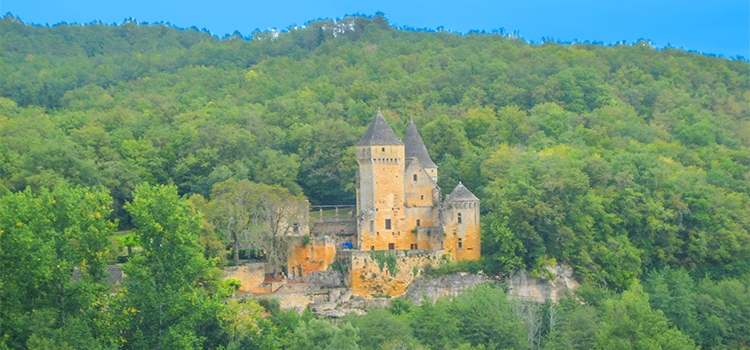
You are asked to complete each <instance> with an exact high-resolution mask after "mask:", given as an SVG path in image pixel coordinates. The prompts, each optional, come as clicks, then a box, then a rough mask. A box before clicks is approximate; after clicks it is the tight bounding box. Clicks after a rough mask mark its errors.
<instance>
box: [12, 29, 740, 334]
mask: <svg viewBox="0 0 750 350" xmlns="http://www.w3.org/2000/svg"><path fill="white" fill-rule="evenodd" d="M0 96H1V97H0V196H2V193H8V194H9V193H19V192H20V191H23V190H24V189H25V188H27V187H29V188H31V189H32V192H34V191H39V190H40V189H43V188H55V187H59V186H62V185H70V186H76V185H83V186H87V187H93V188H100V189H103V190H104V191H105V192H107V193H109V195H111V196H112V198H113V200H114V206H113V211H112V216H111V218H113V219H114V218H116V219H118V220H119V221H118V222H117V225H119V227H120V228H121V229H129V228H131V227H133V226H134V225H137V223H134V222H133V217H132V213H131V212H128V211H127V210H126V209H125V208H124V205H125V203H127V202H130V201H132V200H133V192H134V189H135V188H136V186H138V185H139V184H142V183H144V182H147V183H150V184H152V185H153V184H174V185H176V186H177V189H178V192H179V194H180V195H185V194H187V195H191V194H200V195H201V196H203V197H205V198H207V199H208V198H210V194H211V189H212V186H213V185H214V184H216V183H220V182H223V181H225V180H228V179H232V178H234V179H250V180H251V181H253V182H257V183H265V184H269V185H279V186H282V187H284V188H286V189H288V190H289V192H290V193H291V194H294V195H304V196H306V197H307V198H308V199H309V200H310V202H311V203H313V204H350V203H353V202H354V173H355V171H356V162H355V160H354V148H353V145H354V144H355V143H356V142H357V140H359V138H360V137H361V136H362V134H363V133H364V131H365V128H366V126H367V124H368V123H369V121H370V120H372V117H373V115H374V114H375V112H376V111H377V110H378V109H380V110H381V111H382V114H383V115H384V116H385V117H386V119H388V122H389V123H390V125H391V126H392V127H393V129H394V130H395V131H396V133H397V134H399V137H401V136H403V132H404V131H405V130H406V125H407V123H408V122H409V120H410V118H413V120H414V122H415V123H416V124H417V125H418V126H419V129H420V132H421V133H422V137H423V138H424V141H425V143H426V144H427V148H428V149H430V153H431V154H432V156H433V160H434V161H435V162H436V163H437V164H438V166H439V168H440V180H439V185H440V186H441V188H443V189H444V190H445V189H450V188H453V187H454V186H455V185H456V184H457V183H458V182H459V181H462V182H463V183H464V184H466V186H467V187H468V188H470V189H471V190H472V191H473V192H474V193H475V194H477V196H478V197H479V198H480V199H481V200H482V213H483V217H482V220H483V221H482V225H483V227H482V239H483V246H482V252H483V255H484V262H483V264H484V265H483V268H484V269H485V270H492V271H494V272H499V271H509V270H513V269H517V268H527V269H530V270H531V271H532V273H533V274H543V273H544V267H545V266H548V265H551V264H554V263H556V262H557V263H565V264H568V265H570V266H572V267H573V268H574V269H575V271H576V274H577V277H578V278H579V279H580V280H581V281H584V282H586V283H590V284H592V285H596V286H604V287H606V288H609V289H611V290H613V291H618V292H621V291H624V290H631V287H632V288H636V289H638V288H640V286H639V282H638V281H639V280H640V281H642V280H644V279H646V278H647V276H656V275H654V274H660V273H662V271H667V272H664V274H665V275H659V276H661V277H659V278H667V277H664V276H666V275H669V274H676V275H679V276H678V277H679V278H682V280H681V281H683V282H684V281H685V280H686V279H692V280H691V281H690V283H691V285H692V283H695V285H697V283H698V282H697V281H700V280H702V279H705V281H704V282H705V283H719V285H720V284H721V283H723V282H721V281H725V282H726V281H729V280H731V281H736V280H741V281H742V283H741V285H743V286H745V287H744V288H747V285H748V284H750V64H749V63H748V62H746V61H742V60H728V59H724V58H717V57H707V56H703V55H700V54H696V53H688V52H685V51H682V50H676V49H670V48H667V49H663V50H657V49H655V48H653V47H651V46H650V45H649V43H647V42H637V43H634V44H632V45H614V46H603V45H597V44H588V43H572V44H562V43H555V42H547V43H544V44H539V45H536V44H529V43H526V42H524V41H523V40H521V39H519V38H515V37H513V36H509V35H502V34H484V33H472V34H467V35H459V34H454V33H446V32H426V31H411V30H403V29H398V28H394V27H392V26H391V25H389V23H388V22H387V20H386V19H385V18H383V17H382V16H375V17H372V18H367V17H347V18H345V19H344V20H341V21H339V22H333V21H316V22H311V23H308V24H307V25H306V26H305V27H298V28H290V29H289V30H288V31H285V32H272V31H269V32H255V33H252V34H251V37H249V38H246V37H242V36H240V35H234V36H228V37H225V38H223V39H219V38H216V37H213V36H211V35H209V34H208V33H205V32H200V31H198V30H195V29H187V30H183V29H178V28H174V27H171V26H167V25H161V24H150V25H148V24H138V23H135V22H125V23H123V24H122V25H117V26H110V25H102V24H89V25H85V26H80V25H65V24H61V25H56V26H53V27H41V26H32V25H27V24H24V23H22V22H21V21H19V20H18V19H16V18H14V17H12V16H6V17H5V18H4V19H2V20H0ZM28 193H31V192H28ZM6 197H8V198H9V197H11V196H10V195H6ZM19 223H20V222H19ZM0 232H2V231H0ZM665 268H666V270H664V269H665ZM670 271H671V272H670ZM675 271H678V272H675ZM679 271H685V272H686V274H685V275H682V274H681V273H682V272H679ZM669 276H672V275H669ZM653 278H657V277H653ZM675 278H677V277H675ZM693 280H694V281H695V282H694V281H693ZM0 282H1V281H0ZM653 283H656V282H653ZM665 283H666V282H665ZM686 283H687V282H686ZM726 283H730V282H726ZM731 283H734V282H731ZM737 283H740V282H737ZM634 285H635V286H637V287H633V286H634ZM653 285H655V284H652V285H651V286H653ZM0 286H1V284H0ZM647 287H648V286H647ZM665 288H666V287H665ZM696 288H697V287H696ZM701 288H703V289H701V290H703V291H705V293H708V294H710V291H711V290H714V289H711V288H719V287H715V286H714V287H710V286H708V284H705V285H702V287H701ZM696 290H697V289H695V290H693V291H695V293H698V292H697V291H696ZM651 292H653V290H651ZM592 293H593V292H592ZM626 293H629V292H626ZM634 293H636V294H637V293H638V292H637V291H636V292H634ZM640 293H643V291H642V290H640ZM717 293H718V292H717ZM708 294H706V295H708ZM719 294H720V293H719ZM717 295H718V294H717ZM602 297H603V296H602ZM714 297H715V296H714ZM696 298H697V297H696ZM602 305H603V304H602ZM665 313H667V315H668V316H670V314H669V312H668V311H665ZM673 316H674V318H675V319H679V317H680V316H679V315H676V316H675V315H673ZM670 317H671V316H670ZM744 317H750V314H747V315H745V316H744ZM747 319H748V318H745V319H744V320H747ZM727 322H729V321H727ZM686 327H687V326H686ZM681 330H682V331H684V332H686V333H690V330H687V331H686V330H685V329H682V328H681ZM693 331H695V329H693ZM695 332H697V333H690V335H691V336H693V337H694V338H696V339H698V338H697V337H698V336H696V335H695V334H701V333H700V331H695ZM729 332H730V333H732V332H740V333H741V332H742V331H741V330H735V331H729ZM738 334H739V333H738ZM705 339H708V338H705ZM705 339H704V338H700V339H699V341H698V344H699V345H700V344H704V345H705V344H714V345H715V344H719V343H720V342H721V340H715V339H714V340H710V341H716V342H715V343H711V342H710V341H709V340H705ZM711 339H713V338H711ZM749 341H750V340H748V339H747V338H744V340H738V341H736V342H735V343H733V344H735V345H736V344H744V346H748V344H750V343H748V342H749ZM743 342H744V343H743ZM472 344H473V342H472ZM724 344H725V345H726V344H727V343H724ZM474 345H476V344H474Z"/></svg>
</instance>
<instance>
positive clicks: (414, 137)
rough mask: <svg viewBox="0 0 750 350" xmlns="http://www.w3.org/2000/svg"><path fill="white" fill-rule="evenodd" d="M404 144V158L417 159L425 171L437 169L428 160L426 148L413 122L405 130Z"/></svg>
mask: <svg viewBox="0 0 750 350" xmlns="http://www.w3.org/2000/svg"><path fill="white" fill-rule="evenodd" d="M404 144H405V145H406V158H417V159H418V160H419V163H420V164H422V166H423V167H424V168H425V169H437V165H435V163H434V162H433V161H432V159H430V154H429V153H428V152H427V147H425V145H424V142H423V141H422V136H420V135H419V131H417V126H416V125H414V121H413V120H412V121H410V122H409V127H408V128H407V129H406V134H405V135H404Z"/></svg>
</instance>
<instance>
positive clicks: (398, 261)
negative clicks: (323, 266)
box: [337, 249, 443, 297]
mask: <svg viewBox="0 0 750 350" xmlns="http://www.w3.org/2000/svg"><path fill="white" fill-rule="evenodd" d="M442 255H443V252H442V250H439V249H438V250H374V251H340V252H339V253H338V255H337V261H338V262H339V264H340V268H341V269H342V270H343V273H344V276H346V277H345V279H346V284H347V286H348V287H349V288H351V289H352V295H359V296H364V297H379V296H386V297H395V296H399V295H401V294H403V293H404V292H405V291H406V289H407V288H408V287H409V285H410V284H411V283H412V282H413V281H414V279H416V278H417V277H418V276H419V275H420V274H421V273H422V271H423V270H424V267H425V266H427V265H437V264H439V262H440V259H441V257H442Z"/></svg>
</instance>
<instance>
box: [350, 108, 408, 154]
mask: <svg viewBox="0 0 750 350" xmlns="http://www.w3.org/2000/svg"><path fill="white" fill-rule="evenodd" d="M403 144H404V143H403V142H401V140H399V139H398V137H396V134H395V133H394V132H393V129H391V126H390V125H388V122H387V121H386V120H385V118H383V115H382V114H380V111H378V114H376V115H375V119H373V121H372V123H370V127H368V128H367V131H365V135H364V136H362V139H361V140H359V142H358V143H357V146H390V145H403Z"/></svg>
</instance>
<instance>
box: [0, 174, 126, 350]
mask: <svg viewBox="0 0 750 350" xmlns="http://www.w3.org/2000/svg"><path fill="white" fill-rule="evenodd" d="M111 203H112V198H111V197H110V196H109V195H108V194H107V193H106V191H103V190H94V189H89V188H84V187H72V188H71V187H67V186H59V187H57V188H55V189H54V190H52V191H49V190H47V189H44V188H43V189H41V190H40V191H39V192H38V193H34V192H32V191H31V189H28V188H27V189H26V190H25V191H22V192H17V193H13V194H8V195H6V196H3V197H0V213H2V214H1V215H0V304H2V305H3V307H2V308H0V344H3V343H5V344H6V345H8V346H10V347H14V348H22V347H25V346H27V341H28V342H31V343H34V342H37V343H39V344H42V343H47V342H50V343H52V344H58V345H59V346H68V345H69V346H77V345H76V344H88V346H108V344H111V343H110V342H111V341H113V338H111V336H112V335H113V334H112V333H110V331H111V330H110V329H108V328H107V325H106V324H107V323H108V322H109V320H108V316H109V314H108V313H107V312H105V310H106V308H107V305H108V302H107V295H108V291H109V288H108V287H107V286H106V284H105V283H104V282H105V280H106V278H107V277H108V276H107V274H106V265H107V260H106V259H107V254H106V253H107V250H108V248H109V240H108V237H109V236H110V235H112V234H113V233H114V228H115V226H116V224H115V223H114V222H112V221H109V220H108V219H107V217H108V216H109V215H110V213H111V212H112V210H111V207H110V205H111ZM32 338H33V340H32ZM0 346H1V345H0Z"/></svg>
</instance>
